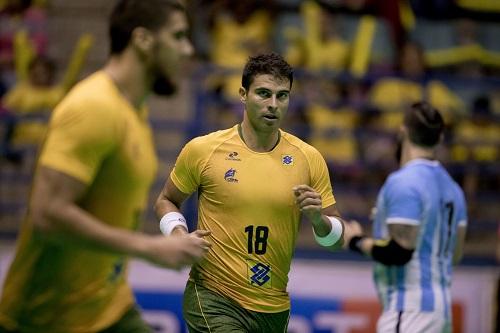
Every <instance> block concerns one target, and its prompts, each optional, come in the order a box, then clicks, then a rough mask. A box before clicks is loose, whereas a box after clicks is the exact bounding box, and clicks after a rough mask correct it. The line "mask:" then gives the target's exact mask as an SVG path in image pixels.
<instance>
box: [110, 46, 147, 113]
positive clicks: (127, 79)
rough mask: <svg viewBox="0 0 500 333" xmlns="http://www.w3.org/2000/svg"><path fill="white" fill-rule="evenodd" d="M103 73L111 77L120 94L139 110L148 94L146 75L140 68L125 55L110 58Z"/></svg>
mask: <svg viewBox="0 0 500 333" xmlns="http://www.w3.org/2000/svg"><path fill="white" fill-rule="evenodd" d="M104 71H105V72H106V73H107V74H108V75H109V76H110V77H111V79H112V80H113V82H114V83H115V85H116V87H117V88H118V90H119V91H120V92H121V94H122V95H123V96H124V97H125V98H126V99H127V100H128V101H129V102H130V104H132V106H134V108H136V109H141V107H142V105H143V103H144V100H145V99H146V96H147V95H148V93H149V89H148V84H147V83H146V73H145V71H144V69H143V68H142V66H141V65H140V64H139V63H137V62H134V61H132V59H130V57H129V56H128V55H127V54H121V55H118V56H113V57H111V58H110V60H109V61H108V63H107V64H106V66H105V67H104Z"/></svg>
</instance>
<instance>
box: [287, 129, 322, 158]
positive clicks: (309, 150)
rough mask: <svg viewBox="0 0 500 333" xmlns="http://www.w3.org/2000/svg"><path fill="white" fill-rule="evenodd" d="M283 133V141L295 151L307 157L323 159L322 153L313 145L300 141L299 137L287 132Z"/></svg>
mask: <svg viewBox="0 0 500 333" xmlns="http://www.w3.org/2000/svg"><path fill="white" fill-rule="evenodd" d="M280 131H281V139H282V140H283V141H284V142H285V144H286V145H290V146H292V147H294V148H295V149H297V150H299V151H301V152H302V153H303V154H304V155H306V156H307V157H321V153H320V152H319V151H318V150H317V149H316V148H315V147H313V146H312V145H310V144H309V143H307V142H305V141H304V140H302V139H300V138H299V137H297V136H295V135H293V134H291V133H288V132H286V131H283V130H280Z"/></svg>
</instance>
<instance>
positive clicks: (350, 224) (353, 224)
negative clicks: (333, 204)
mask: <svg viewBox="0 0 500 333" xmlns="http://www.w3.org/2000/svg"><path fill="white" fill-rule="evenodd" d="M354 236H363V227H361V224H359V222H358V221H355V220H351V221H344V244H343V248H344V249H347V248H348V247H349V242H350V241H351V239H352V238H353V237H354Z"/></svg>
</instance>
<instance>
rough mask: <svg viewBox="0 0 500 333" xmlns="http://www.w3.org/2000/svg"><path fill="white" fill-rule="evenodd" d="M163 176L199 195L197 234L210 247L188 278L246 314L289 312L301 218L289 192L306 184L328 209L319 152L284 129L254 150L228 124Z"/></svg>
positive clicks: (191, 147)
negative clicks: (263, 148)
mask: <svg viewBox="0 0 500 333" xmlns="http://www.w3.org/2000/svg"><path fill="white" fill-rule="evenodd" d="M170 177H171V179H172V181H173V182H174V184H175V185H176V186H177V188H178V189H179V190H180V191H182V192H184V193H186V194H190V193H193V192H195V191H198V195H199V196H198V200H199V202H198V228H199V229H207V230H211V231H212V234H211V235H210V239H209V240H210V241H211V243H212V248H211V249H210V251H209V253H208V254H207V256H206V257H205V258H204V259H203V260H202V261H201V262H200V263H199V264H197V265H195V266H193V268H192V270H191V275H190V278H191V279H192V280H194V281H195V282H196V283H200V284H202V285H203V286H205V287H206V288H208V289H211V290H213V291H216V292H218V293H220V294H222V295H226V296H228V297H230V298H231V299H233V300H234V301H236V302H237V303H238V304H240V305H241V306H242V307H243V308H245V309H248V310H252V311H259V312H270V313H272V312H281V311H285V310H287V309H289V308H290V299H289V296H288V292H287V289H286V287H287V283H288V272H289V270H290V264H291V261H292V256H293V252H294V247H295V241H296V238H297V232H298V229H299V224H300V219H301V214H300V210H299V207H298V205H297V204H296V203H295V196H294V193H293V190H292V188H293V187H294V186H296V185H300V184H307V185H310V186H311V187H313V188H314V189H315V190H316V191H317V192H318V193H320V194H321V197H322V200H323V208H325V207H328V206H331V205H333V204H334V203H335V199H334V197H333V193H332V187H331V183H330V177H329V174H328V169H327V165H326V162H325V160H324V159H323V157H322V156H321V154H320V153H319V152H318V151H317V150H316V149H315V148H313V147H312V146H310V145H308V144H307V143H305V142H303V141H301V140H300V139H298V138H297V137H295V136H293V135H291V134H289V133H286V132H284V131H280V141H279V143H278V144H277V146H276V147H275V148H274V149H272V150H271V151H269V152H263V153H260V152H254V151H252V150H250V149H249V148H248V147H247V146H246V145H245V144H244V142H243V141H242V139H241V138H240V136H239V134H238V127H237V126H234V127H233V128H230V129H227V130H223V131H218V132H214V133H211V134H209V135H206V136H202V137H198V138H195V139H193V140H191V141H190V142H189V143H188V144H187V145H186V146H185V147H184V148H183V150H182V151H181V153H180V155H179V157H178V159H177V161H176V164H175V167H174V169H173V170H172V172H171V174H170Z"/></svg>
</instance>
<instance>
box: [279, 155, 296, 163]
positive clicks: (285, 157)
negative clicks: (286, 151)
mask: <svg viewBox="0 0 500 333" xmlns="http://www.w3.org/2000/svg"><path fill="white" fill-rule="evenodd" d="M281 164H283V165H293V156H292V155H281Z"/></svg>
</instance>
